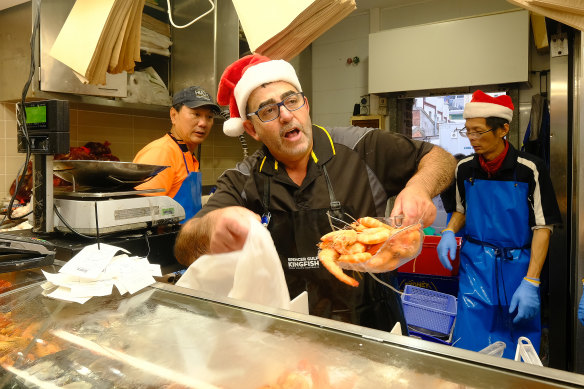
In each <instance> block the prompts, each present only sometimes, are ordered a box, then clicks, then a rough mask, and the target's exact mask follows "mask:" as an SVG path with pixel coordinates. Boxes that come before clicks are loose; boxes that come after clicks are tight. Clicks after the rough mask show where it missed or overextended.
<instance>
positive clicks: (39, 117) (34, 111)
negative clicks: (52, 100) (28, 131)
mask: <svg viewBox="0 0 584 389" xmlns="http://www.w3.org/2000/svg"><path fill="white" fill-rule="evenodd" d="M24 110H25V112H26V124H39V123H41V124H44V123H46V122H47V106H46V105H36V106H30V107H27V106H25V107H24Z"/></svg>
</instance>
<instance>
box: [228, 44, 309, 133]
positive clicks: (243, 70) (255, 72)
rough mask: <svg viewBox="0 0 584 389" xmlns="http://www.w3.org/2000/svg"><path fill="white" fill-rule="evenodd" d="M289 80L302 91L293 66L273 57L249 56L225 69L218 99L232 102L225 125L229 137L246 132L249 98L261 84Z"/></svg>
mask: <svg viewBox="0 0 584 389" xmlns="http://www.w3.org/2000/svg"><path fill="white" fill-rule="evenodd" d="M275 81H286V82H288V83H290V84H291V85H293V86H294V87H295V88H297V89H298V91H302V88H301V86H300V82H299V81H298V76H297V75H296V71H295V70H294V67H293V66H292V65H290V64H289V63H288V62H286V61H284V60H271V59H270V58H268V57H265V56H262V55H257V54H253V55H247V56H245V57H243V58H240V59H238V60H237V61H235V62H234V63H232V64H231V65H229V66H228V67H227V69H225V71H224V72H223V75H222V76H221V79H220V80H219V88H218V91H217V102H218V103H219V104H221V105H229V115H230V119H228V120H227V121H225V123H224V124H223V132H224V133H225V135H228V136H239V135H241V134H243V132H244V128H243V121H244V120H245V119H246V118H242V117H241V113H242V112H243V113H245V110H246V106H247V100H248V98H249V96H250V95H251V93H252V92H253V91H254V90H255V89H256V88H257V87H258V86H260V85H262V84H266V83H270V82H275Z"/></svg>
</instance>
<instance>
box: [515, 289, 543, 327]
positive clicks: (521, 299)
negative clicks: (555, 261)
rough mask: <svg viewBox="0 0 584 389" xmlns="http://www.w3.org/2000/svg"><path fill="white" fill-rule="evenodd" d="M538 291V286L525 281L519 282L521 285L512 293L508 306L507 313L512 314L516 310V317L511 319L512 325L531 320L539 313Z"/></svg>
mask: <svg viewBox="0 0 584 389" xmlns="http://www.w3.org/2000/svg"><path fill="white" fill-rule="evenodd" d="M538 289H539V286H537V285H534V284H532V283H531V282H529V281H527V280H525V279H524V280H523V281H521V284H519V287H518V288H517V290H516V291H515V293H513V298H511V305H510V306H509V313H513V312H514V311H515V309H517V315H516V316H515V319H513V323H517V322H519V321H520V320H529V319H533V318H534V317H535V315H537V314H538V313H539V294H538V293H537V292H538Z"/></svg>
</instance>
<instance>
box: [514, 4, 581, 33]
mask: <svg viewBox="0 0 584 389" xmlns="http://www.w3.org/2000/svg"><path fill="white" fill-rule="evenodd" d="M507 1H508V2H509V3H511V4H514V5H518V6H520V7H522V8H525V9H527V10H529V11H531V12H535V13H537V14H539V15H543V16H545V17H547V18H550V19H554V20H556V21H558V22H561V23H564V24H567V25H568V26H571V27H574V28H576V29H578V30H581V31H584V1H583V0H507Z"/></svg>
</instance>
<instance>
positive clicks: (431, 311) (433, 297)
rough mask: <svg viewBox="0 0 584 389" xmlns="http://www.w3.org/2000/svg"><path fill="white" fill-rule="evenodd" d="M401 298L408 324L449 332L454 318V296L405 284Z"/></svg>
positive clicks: (446, 333) (445, 333)
mask: <svg viewBox="0 0 584 389" xmlns="http://www.w3.org/2000/svg"><path fill="white" fill-rule="evenodd" d="M401 299H402V303H403V307H404V314H405V317H406V322H407V323H408V325H413V326H416V327H420V328H425V329H427V330H430V331H434V332H438V333H440V334H444V335H448V334H450V330H451V329H452V323H454V319H455V318H456V297H454V296H451V295H449V294H446V293H440V292H435V291H433V290H430V289H424V288H418V287H417V286H413V285H406V286H405V288H404V294H403V295H402V296H401Z"/></svg>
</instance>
